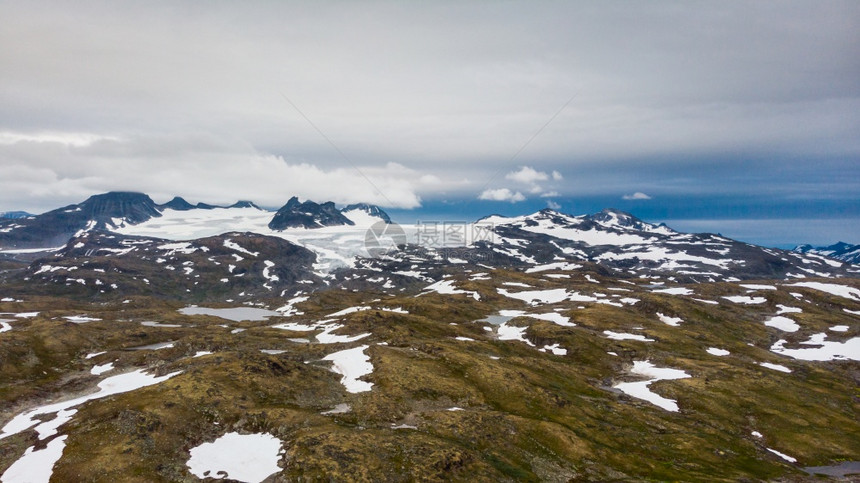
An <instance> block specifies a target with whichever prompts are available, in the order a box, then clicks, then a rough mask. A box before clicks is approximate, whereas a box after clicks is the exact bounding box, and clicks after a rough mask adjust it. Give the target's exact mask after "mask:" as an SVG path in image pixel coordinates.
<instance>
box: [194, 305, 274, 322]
mask: <svg viewBox="0 0 860 483" xmlns="http://www.w3.org/2000/svg"><path fill="white" fill-rule="evenodd" d="M179 313H181V314H183V315H211V316H214V317H220V318H222V319H227V320H232V321H233V322H242V321H243V320H250V321H254V322H256V321H260V320H266V319H267V318H269V317H273V316H278V315H281V314H280V313H279V312H275V311H274V310H268V309H259V308H256V307H228V308H225V309H211V308H207V307H198V306H196V305H192V306H190V307H185V308H182V309H179Z"/></svg>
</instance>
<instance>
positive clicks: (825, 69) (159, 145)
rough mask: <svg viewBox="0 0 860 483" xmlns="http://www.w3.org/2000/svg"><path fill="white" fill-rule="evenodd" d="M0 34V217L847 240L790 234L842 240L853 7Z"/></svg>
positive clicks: (23, 5)
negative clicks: (335, 222) (340, 221)
mask: <svg viewBox="0 0 860 483" xmlns="http://www.w3.org/2000/svg"><path fill="white" fill-rule="evenodd" d="M0 18H2V19H3V20H2V22H0V46H2V48H0V72H2V74H0V106H2V109H0V169H2V175H0V211H2V210H13V209H23V210H28V211H31V212H41V211H44V210H47V209H51V208H55V207H57V206H60V205H63V204H68V203H74V202H79V201H82V200H83V199H85V198H86V197H88V196H89V195H92V194H95V193H100V192H105V191H109V190H133V191H143V192H146V193H149V194H150V195H151V196H152V197H153V198H154V199H155V200H156V201H159V202H163V201H167V200H168V199H169V198H171V197H173V196H174V195H181V196H184V197H185V198H186V199H188V200H189V201H192V202H198V201H203V202H208V203H232V202H234V201H236V200H238V199H250V200H253V201H256V202H258V203H259V204H262V205H265V206H269V207H278V206H280V205H282V204H283V203H285V202H286V200H287V199H289V197H290V196H293V195H297V196H299V197H300V198H303V199H313V200H317V201H324V200H333V201H335V202H337V203H349V202H358V201H364V202H370V203H376V204H379V205H382V206H384V207H387V208H391V209H392V211H394V212H396V213H398V214H399V216H400V217H401V218H408V217H410V216H414V217H415V218H420V217H421V216H425V217H426V216H440V217H457V216H464V217H465V216H467V215H470V214H471V213H473V212H475V213H479V212H485V213H486V212H504V213H517V212H529V211H534V210H535V209H539V208H542V207H546V206H551V207H559V208H560V209H562V210H563V211H568V212H573V213H580V212H585V211H586V210H592V209H593V208H594V207H596V206H600V207H607V206H615V207H618V208H622V209H627V210H629V211H631V212H633V213H634V214H638V215H640V216H643V217H645V218H650V219H652V221H662V220H663V219H665V220H667V221H669V220H672V219H676V220H685V222H688V221H693V222H695V221H696V220H715V219H716V220H750V219H778V220H786V219H793V220H800V219H808V218H821V217H825V218H830V219H840V220H853V221H849V222H834V223H832V225H833V227H834V230H836V231H827V230H824V232H821V231H819V232H816V233H809V236H808V237H806V238H803V236H804V234H805V233H804V232H803V231H798V230H799V229H795V230H794V231H793V232H791V230H789V232H790V233H789V234H787V235H786V237H787V238H791V237H793V239H792V240H791V241H797V242H807V241H812V242H819V241H820V242H828V241H829V242H834V241H836V239H835V238H834V239H832V240H831V237H837V236H839V237H843V238H844V237H854V239H853V240H846V241H853V242H854V243H860V228H857V226H860V2H857V1H851V0H849V1H805V2H797V1H779V2H776V1H772V2H724V1H720V2H716V1H715V2H607V1H594V2H561V1H559V2H536V1H531V2H525V1H524V2H498V1H492V2H489V1H488V2H406V1H403V2H301V3H299V2H274V1H272V2H191V1H187V2H183V1H170V2H163V3H161V2H121V1H117V2H94V3H87V2H38V1H27V2H8V1H0ZM598 203H599V204H598ZM597 209H599V208H597ZM855 222H856V223H855ZM795 224H796V223H795ZM786 226H791V224H790V223H789V224H787V225H786ZM717 228H719V226H718V227H717ZM837 228H838V229H837ZM839 230H841V231H839ZM712 231H720V230H712ZM813 236H814V237H816V238H815V239H812V238H813ZM747 238H749V239H755V237H747ZM819 239H820V240H819ZM762 240H763V238H762ZM788 241H789V240H787V239H786V240H784V241H771V242H769V243H772V244H773V243H787V242H788Z"/></svg>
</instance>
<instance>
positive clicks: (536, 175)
mask: <svg viewBox="0 0 860 483" xmlns="http://www.w3.org/2000/svg"><path fill="white" fill-rule="evenodd" d="M505 179H509V180H511V181H516V182H518V183H523V184H534V183H535V182H536V181H546V180H548V179H549V175H548V174H546V173H544V172H543V171H538V170H536V169H534V168H532V167H530V166H523V167H522V168H520V170H519V171H511V172H510V173H508V174H506V175H505Z"/></svg>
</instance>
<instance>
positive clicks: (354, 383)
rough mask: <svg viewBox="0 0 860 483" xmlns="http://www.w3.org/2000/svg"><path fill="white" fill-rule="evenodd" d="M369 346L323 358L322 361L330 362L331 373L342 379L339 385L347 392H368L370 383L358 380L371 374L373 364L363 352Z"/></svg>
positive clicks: (371, 384)
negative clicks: (340, 376) (338, 375)
mask: <svg viewBox="0 0 860 483" xmlns="http://www.w3.org/2000/svg"><path fill="white" fill-rule="evenodd" d="M368 347H370V346H367V345H363V346H359V347H355V348H353V349H346V350H342V351H338V352H335V353H332V354H329V355H327V356H325V357H323V360H324V361H332V371H334V372H335V373H337V374H341V375H342V376H343V377H342V378H341V380H340V383H341V384H343V386H344V387H345V388H346V390H347V392H351V393H359V392H366V391H370V388H371V387H372V386H373V383H372V382H366V381H359V380H358V378H359V377H362V376H366V375H368V374H370V373H371V372H373V364H371V363H370V356H368V355H367V354H365V353H364V351H365V350H366V349H367V348H368Z"/></svg>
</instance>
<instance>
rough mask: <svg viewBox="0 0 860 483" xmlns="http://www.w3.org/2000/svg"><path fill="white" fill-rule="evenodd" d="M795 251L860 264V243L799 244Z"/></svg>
mask: <svg viewBox="0 0 860 483" xmlns="http://www.w3.org/2000/svg"><path fill="white" fill-rule="evenodd" d="M794 251H796V252H800V253H807V254H812V255H821V256H823V257H829V258H835V259H837V260H842V261H844V262H848V263H853V264H860V245H851V244H849V243H845V242H837V243H834V244H833V245H830V246H826V247H814V246H812V245H799V246H797V247H795V249H794Z"/></svg>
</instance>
